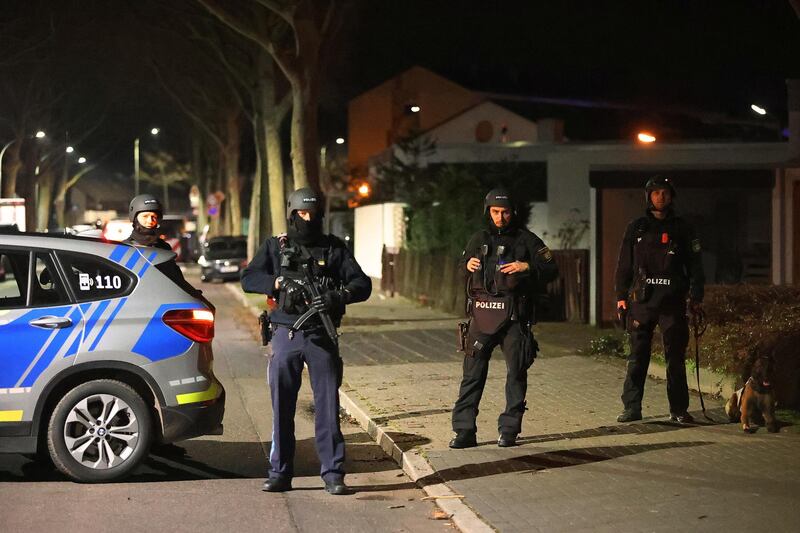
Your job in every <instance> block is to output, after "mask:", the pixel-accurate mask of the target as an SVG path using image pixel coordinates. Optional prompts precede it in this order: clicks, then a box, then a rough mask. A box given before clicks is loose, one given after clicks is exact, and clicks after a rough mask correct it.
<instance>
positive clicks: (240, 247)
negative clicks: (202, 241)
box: [205, 239, 247, 259]
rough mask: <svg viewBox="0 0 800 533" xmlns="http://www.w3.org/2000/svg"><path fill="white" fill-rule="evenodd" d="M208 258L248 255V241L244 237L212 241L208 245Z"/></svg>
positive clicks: (229, 257)
mask: <svg viewBox="0 0 800 533" xmlns="http://www.w3.org/2000/svg"><path fill="white" fill-rule="evenodd" d="M205 255H206V257H207V258H208V259H231V258H237V257H247V241H245V240H243V239H241V240H240V239H236V240H221V241H211V242H209V243H208V244H207V245H206V253H205Z"/></svg>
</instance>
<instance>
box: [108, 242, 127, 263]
mask: <svg viewBox="0 0 800 533" xmlns="http://www.w3.org/2000/svg"><path fill="white" fill-rule="evenodd" d="M128 248H129V246H126V245H124V244H118V245H116V246H115V247H114V250H113V251H112V252H111V255H109V256H108V258H109V259H111V260H112V261H114V262H115V263H119V261H120V259H122V256H123V255H125V252H126V251H127V250H128Z"/></svg>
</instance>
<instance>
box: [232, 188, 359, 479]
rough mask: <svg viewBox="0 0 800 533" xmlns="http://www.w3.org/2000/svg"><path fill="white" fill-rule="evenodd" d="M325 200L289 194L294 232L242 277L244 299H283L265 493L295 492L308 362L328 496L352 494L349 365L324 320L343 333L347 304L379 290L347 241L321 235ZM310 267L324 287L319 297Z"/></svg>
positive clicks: (274, 324) (270, 243) (266, 248)
mask: <svg viewBox="0 0 800 533" xmlns="http://www.w3.org/2000/svg"><path fill="white" fill-rule="evenodd" d="M320 203H321V202H320V199H319V197H318V196H317V194H316V193H315V192H314V191H312V190H311V189H308V188H303V189H298V190H296V191H294V192H293V193H292V194H290V195H289V198H288V200H287V207H286V217H287V219H288V222H289V224H288V232H287V234H286V235H281V236H278V237H271V238H269V239H267V241H265V242H264V244H263V245H262V246H261V248H260V249H259V250H258V252H256V255H255V257H253V260H252V261H251V262H250V264H249V265H248V266H247V268H245V269H244V271H243V272H242V288H243V289H244V290H245V292H257V293H262V294H267V295H269V296H272V297H274V298H275V299H277V300H278V307H277V308H276V309H275V310H274V311H272V312H271V313H270V317H269V318H270V321H271V326H270V328H271V331H272V356H271V360H270V362H269V366H268V370H267V373H268V379H269V388H270V394H271V397H272V416H273V419H272V449H271V451H270V457H269V461H270V467H269V477H268V479H267V480H266V481H265V482H264V487H263V490H265V491H267V492H283V491H287V490H291V488H292V476H293V474H294V471H293V461H294V453H295V437H294V414H295V408H296V405H297V392H298V390H299V389H300V383H301V375H302V372H303V363H305V364H306V365H307V366H308V373H309V376H310V379H311V388H312V389H313V391H314V420H315V435H316V445H317V454H318V455H319V459H320V463H321V471H320V474H321V476H322V479H323V480H324V481H325V490H327V491H328V492H329V493H331V494H345V493H346V492H347V487H346V485H345V483H344V475H345V472H344V458H345V450H344V437H343V436H342V432H341V430H340V428H339V395H338V389H339V386H340V385H341V383H342V360H341V358H340V356H339V351H338V346H337V344H336V342H335V332H334V338H331V336H330V334H329V333H328V331H326V329H325V327H324V325H325V324H324V323H323V321H322V320H323V319H322V316H321V314H324V315H326V316H328V317H330V318H331V319H332V320H333V322H334V324H335V325H336V326H338V324H339V322H340V320H341V317H342V315H343V314H344V310H345V305H347V304H351V303H356V302H361V301H364V300H366V299H367V298H368V297H369V294H370V292H371V291H372V283H371V281H370V279H369V277H367V276H366V275H365V274H364V273H363V272H362V271H361V268H360V267H359V266H358V263H356V260H355V258H354V257H353V255H352V254H351V253H350V251H349V250H348V249H347V246H346V245H345V244H344V242H343V241H341V240H340V239H338V238H336V237H334V236H333V235H324V234H323V233H322V213H323V209H322V206H321V205H320ZM304 265H305V266H306V267H307V268H308V269H309V270H308V271H309V272H310V274H311V276H312V277H313V281H314V283H315V284H316V285H317V286H319V287H321V293H320V294H319V295H318V297H315V298H312V296H311V292H310V287H309V284H308V283H307V279H306V275H305V272H306V271H305V270H304V268H303V267H304ZM312 308H313V309H316V310H317V311H318V312H317V314H314V315H313V316H312V318H310V319H309V320H307V321H306V322H305V323H303V324H302V325H296V324H297V322H298V319H299V318H300V317H301V316H302V315H304V314H305V313H306V312H307V311H309V310H310V309H312Z"/></svg>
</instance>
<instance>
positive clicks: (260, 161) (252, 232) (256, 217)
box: [247, 110, 267, 260]
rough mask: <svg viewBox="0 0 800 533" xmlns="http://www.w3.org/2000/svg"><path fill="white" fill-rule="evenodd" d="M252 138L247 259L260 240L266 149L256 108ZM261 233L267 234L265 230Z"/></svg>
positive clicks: (258, 111) (262, 129) (253, 252)
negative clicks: (253, 157)
mask: <svg viewBox="0 0 800 533" xmlns="http://www.w3.org/2000/svg"><path fill="white" fill-rule="evenodd" d="M253 140H254V143H255V149H256V171H255V174H254V175H253V193H252V194H251V196H250V224H249V226H248V231H247V259H248V260H250V259H252V258H253V256H254V255H255V254H256V250H257V249H258V245H259V244H260V242H261V240H262V237H261V235H262V224H261V221H262V218H265V217H262V213H261V211H262V210H261V204H262V202H263V192H264V191H263V187H262V184H263V182H264V178H265V176H264V174H266V166H267V162H266V150H265V149H264V144H265V143H264V128H263V119H262V117H261V112H260V110H256V112H255V114H254V117H253ZM263 235H265V236H266V235H267V233H266V232H264V233H263Z"/></svg>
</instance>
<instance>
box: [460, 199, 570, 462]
mask: <svg viewBox="0 0 800 533" xmlns="http://www.w3.org/2000/svg"><path fill="white" fill-rule="evenodd" d="M492 206H497V207H508V208H510V209H513V204H512V202H511V200H510V198H509V195H508V193H507V192H505V191H503V190H498V189H496V190H493V191H490V193H489V194H488V195H487V197H486V200H485V202H484V211H485V214H486V215H487V216H488V213H489V208H490V207H492ZM517 222H518V221H517V220H516V213H514V214H513V215H512V219H511V222H510V224H509V226H507V227H505V228H498V227H496V226H495V225H494V223H493V222H492V221H491V219H488V221H487V223H488V228H487V229H485V230H483V231H479V232H477V233H475V234H474V235H473V236H472V238H470V240H469V243H468V244H467V247H466V248H465V250H464V261H463V262H462V267H463V268H466V264H467V262H468V261H469V259H470V258H473V257H474V258H478V259H480V261H481V266H480V269H478V270H477V271H476V272H473V273H469V272H467V291H468V294H467V314H468V316H469V317H470V321H469V325H468V329H467V330H466V335H465V339H464V343H463V344H464V346H463V347H464V351H465V357H464V362H463V378H462V380H461V386H460V389H459V394H458V400H457V401H456V403H455V406H454V407H453V415H452V424H453V431H454V432H455V433H456V437H455V438H454V439H453V440H452V441H451V442H450V446H451V447H452V448H466V447H471V446H475V445H476V444H477V442H476V438H475V434H476V431H477V427H476V418H477V416H478V405H479V403H480V400H481V396H482V394H483V388H484V386H485V385H486V377H487V374H488V371H489V359H490V357H491V355H492V351H493V350H494V348H495V347H496V346H500V347H501V348H502V350H503V355H504V356H505V361H506V368H507V375H506V387H505V396H506V407H505V411H503V413H502V414H501V415H500V417H499V419H498V422H497V426H498V432H499V433H500V438H499V440H498V444H499V445H500V446H513V445H514V444H515V440H516V437H517V435H518V434H519V433H520V431H521V429H522V416H523V414H524V413H525V394H526V392H527V385H528V368H530V366H531V365H532V364H533V360H534V358H535V356H536V351H537V343H536V340H535V339H534V338H533V333H532V332H531V325H532V324H533V323H534V322H535V317H534V311H535V305H534V304H535V302H534V299H535V297H536V295H537V294H538V293H539V292H541V291H542V290H543V288H544V286H545V285H546V284H547V283H549V282H550V281H553V280H554V279H556V278H557V277H558V267H557V265H556V263H555V261H554V260H553V255H552V253H551V252H550V250H549V249H548V248H547V247H546V246H545V245H544V243H543V242H542V240H541V239H540V238H539V237H538V236H536V235H535V234H534V233H532V232H530V231H528V230H527V229H525V228H523V227H519V225H518V223H517ZM514 261H521V262H525V263H528V265H529V266H530V268H529V269H528V270H526V271H524V272H519V273H514V274H504V273H502V272H500V270H499V268H500V267H501V266H502V265H503V264H505V263H511V262H514Z"/></svg>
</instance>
